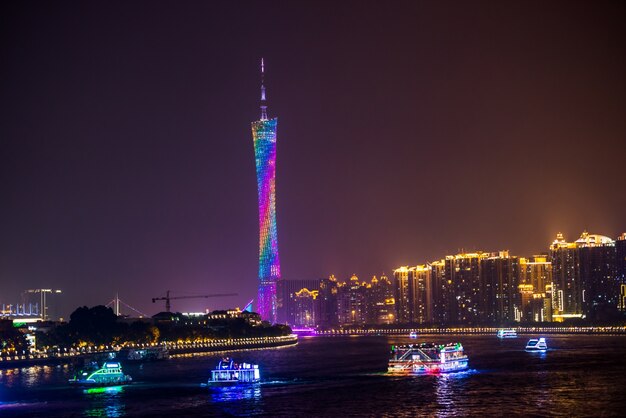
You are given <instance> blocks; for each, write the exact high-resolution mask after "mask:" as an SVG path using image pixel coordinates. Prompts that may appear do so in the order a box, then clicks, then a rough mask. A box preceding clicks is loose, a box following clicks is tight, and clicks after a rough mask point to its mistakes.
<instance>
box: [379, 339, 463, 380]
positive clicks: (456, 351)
mask: <svg viewBox="0 0 626 418" xmlns="http://www.w3.org/2000/svg"><path fill="white" fill-rule="evenodd" d="M468 361H469V359H468V357H467V355H465V353H464V352H463V345H461V343H451V344H445V345H440V344H434V343H422V344H408V345H394V346H392V347H391V357H390V359H389V365H388V368H387V373H388V374H390V375H400V376H409V375H423V374H439V373H450V372H458V371H462V370H465V369H467V367H468Z"/></svg>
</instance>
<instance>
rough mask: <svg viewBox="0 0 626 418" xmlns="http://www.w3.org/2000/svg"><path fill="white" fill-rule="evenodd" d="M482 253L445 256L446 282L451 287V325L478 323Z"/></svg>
mask: <svg viewBox="0 0 626 418" xmlns="http://www.w3.org/2000/svg"><path fill="white" fill-rule="evenodd" d="M483 257H484V255H483V253H463V254H457V255H449V256H446V260H445V263H446V273H445V274H446V280H448V281H450V283H451V285H452V294H451V295H450V296H452V298H453V299H452V300H451V301H450V310H451V312H450V320H451V323H452V324H467V325H473V324H476V323H478V322H479V321H480V312H481V296H482V295H481V289H480V285H481V283H480V260H481V259H482V258H483Z"/></svg>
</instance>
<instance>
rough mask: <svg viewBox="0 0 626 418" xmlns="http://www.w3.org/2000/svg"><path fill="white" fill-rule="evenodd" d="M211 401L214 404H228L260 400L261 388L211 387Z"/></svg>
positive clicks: (237, 386) (250, 386)
mask: <svg viewBox="0 0 626 418" xmlns="http://www.w3.org/2000/svg"><path fill="white" fill-rule="evenodd" d="M210 391H211V400H212V401H214V402H230V401H241V400H260V399H261V386H260V385H258V384H256V385H247V386H240V385H235V386H216V387H211V389H210Z"/></svg>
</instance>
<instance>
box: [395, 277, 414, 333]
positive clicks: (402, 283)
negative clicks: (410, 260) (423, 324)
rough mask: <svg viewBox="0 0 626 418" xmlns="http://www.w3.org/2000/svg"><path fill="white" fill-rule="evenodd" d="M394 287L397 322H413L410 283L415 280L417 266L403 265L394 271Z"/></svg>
mask: <svg viewBox="0 0 626 418" xmlns="http://www.w3.org/2000/svg"><path fill="white" fill-rule="evenodd" d="M393 278H394V281H393V287H394V298H395V306H396V322H398V323H400V324H408V323H410V322H411V303H410V301H409V298H410V289H409V288H411V289H413V288H414V286H410V285H409V283H410V282H413V281H414V280H415V267H408V266H402V267H399V268H397V269H395V270H394V271H393Z"/></svg>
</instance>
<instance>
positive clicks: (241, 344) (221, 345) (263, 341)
mask: <svg viewBox="0 0 626 418" xmlns="http://www.w3.org/2000/svg"><path fill="white" fill-rule="evenodd" d="M297 343H298V336H297V335H295V334H291V335H285V336H280V337H255V338H224V339H217V340H204V341H201V342H182V341H181V342H164V343H161V344H153V345H150V346H149V347H164V348H165V349H166V350H167V351H168V352H169V354H170V355H177V354H193V353H209V352H220V351H231V350H238V351H239V350H253V349H261V348H274V347H283V346H289V345H296V344H297ZM122 348H124V347H106V348H105V349H103V350H97V349H93V350H92V349H89V350H88V351H78V350H73V349H70V350H64V351H62V352H61V351H59V352H56V353H32V354H22V355H15V356H10V357H3V356H0V369H9V368H20V367H30V366H37V365H39V366H54V365H59V364H68V363H73V362H76V361H79V360H81V359H85V358H89V357H93V356H96V355H102V354H107V353H117V352H119V351H120V350H121V349H122ZM135 348H139V347H135Z"/></svg>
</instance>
